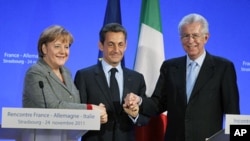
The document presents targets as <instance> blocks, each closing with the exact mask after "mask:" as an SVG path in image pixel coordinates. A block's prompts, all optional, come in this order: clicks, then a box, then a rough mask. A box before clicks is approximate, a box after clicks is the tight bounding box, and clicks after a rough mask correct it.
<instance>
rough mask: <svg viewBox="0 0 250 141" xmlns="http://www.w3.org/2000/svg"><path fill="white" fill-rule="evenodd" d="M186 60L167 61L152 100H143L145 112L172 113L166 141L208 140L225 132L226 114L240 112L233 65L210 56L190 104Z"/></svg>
mask: <svg viewBox="0 0 250 141" xmlns="http://www.w3.org/2000/svg"><path fill="white" fill-rule="evenodd" d="M186 59H187V58H186V56H183V57H180V58H175V59H171V60H167V61H165V62H164V63H163V64H162V67H161V70H160V71H161V74H160V77H159V80H158V82H157V86H156V89H155V92H154V94H153V96H152V99H146V98H145V99H143V105H142V107H143V108H142V109H143V110H142V111H141V112H142V113H150V114H151V115H154V114H155V113H154V112H158V113H161V112H163V111H165V110H167V111H168V124H167V131H166V135H165V140H166V141H204V140H205V138H208V137H210V136H211V135H213V134H214V133H216V132H217V131H219V130H221V129H222V124H223V115H224V114H226V113H227V114H239V113H240V110H239V93H238V87H237V80H236V72H235V68H234V65H233V63H232V62H230V61H228V60H226V59H223V58H221V57H216V56H212V55H210V54H209V53H206V57H205V59H204V62H203V65H202V66H201V69H200V72H199V74H198V78H197V80H196V83H195V86H194V88H193V91H192V93H191V97H190V100H189V102H188V103H187V97H186V89H185V88H186ZM152 100H153V101H152ZM152 103H153V105H154V104H155V105H154V106H152ZM150 105H151V106H150ZM155 109H158V110H159V111H156V110H155Z"/></svg>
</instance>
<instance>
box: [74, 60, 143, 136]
mask: <svg viewBox="0 0 250 141" xmlns="http://www.w3.org/2000/svg"><path fill="white" fill-rule="evenodd" d="M123 78H124V87H123V98H122V100H123V99H124V97H125V96H126V94H127V93H129V92H133V93H135V94H138V95H140V96H143V95H145V90H146V85H145V81H144V77H143V75H142V74H140V73H138V72H135V71H132V70H129V69H127V68H123ZM75 84H76V86H77V88H78V89H79V91H80V96H81V102H83V103H93V104H99V103H103V104H104V105H105V107H106V110H107V113H108V122H107V123H105V124H102V125H101V130H100V131H89V132H88V133H87V134H86V135H84V136H83V139H82V140H85V141H133V140H135V135H134V134H135V131H134V123H133V122H132V120H131V119H130V118H129V117H128V115H127V114H126V113H125V112H124V111H123V109H122V105H121V107H120V110H119V111H117V112H116V110H115V108H116V107H114V104H113V103H112V97H111V94H110V90H109V86H108V83H107V80H106V77H105V74H104V71H103V68H102V65H101V63H98V64H97V65H94V66H91V67H89V68H85V69H81V70H78V71H77V73H76V76H75ZM145 119H146V118H143V116H140V117H139V118H138V120H137V123H136V124H137V125H140V124H144V123H145V122H147V120H148V119H147V120H145Z"/></svg>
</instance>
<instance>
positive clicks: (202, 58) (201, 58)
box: [186, 51, 206, 67]
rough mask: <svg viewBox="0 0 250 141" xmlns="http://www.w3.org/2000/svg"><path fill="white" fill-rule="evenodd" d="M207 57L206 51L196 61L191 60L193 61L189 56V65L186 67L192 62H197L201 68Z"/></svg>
mask: <svg viewBox="0 0 250 141" xmlns="http://www.w3.org/2000/svg"><path fill="white" fill-rule="evenodd" d="M205 56H206V51H204V52H203V53H202V54H201V56H200V57H198V58H197V59H195V60H191V59H190V58H189V56H188V55H187V64H186V66H187V67H188V65H189V64H190V63H191V62H193V61H195V62H196V63H198V65H199V66H201V65H202V63H203V61H204V59H205Z"/></svg>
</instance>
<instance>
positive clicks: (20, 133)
mask: <svg viewBox="0 0 250 141" xmlns="http://www.w3.org/2000/svg"><path fill="white" fill-rule="evenodd" d="M0 126H1V125H0ZM85 133H87V130H52V129H18V128H2V127H0V139H11V140H15V141H78V139H79V138H81V137H82V136H83V135H84V134H85Z"/></svg>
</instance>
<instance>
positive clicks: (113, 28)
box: [99, 23, 127, 44]
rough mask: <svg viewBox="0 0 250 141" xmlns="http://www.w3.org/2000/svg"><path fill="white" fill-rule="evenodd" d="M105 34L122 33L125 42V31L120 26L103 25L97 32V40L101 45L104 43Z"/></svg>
mask: <svg viewBox="0 0 250 141" xmlns="http://www.w3.org/2000/svg"><path fill="white" fill-rule="evenodd" d="M107 32H122V33H123V34H124V37H125V40H127V31H126V29H125V28H124V27H123V26H122V25H120V24H119V23H109V24H106V25H104V26H103V27H102V29H101V30H100V32H99V40H100V42H101V43H102V44H103V43H104V41H105V37H106V33H107Z"/></svg>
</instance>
